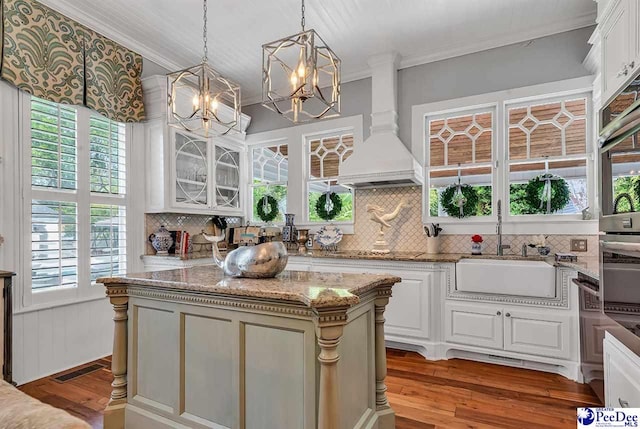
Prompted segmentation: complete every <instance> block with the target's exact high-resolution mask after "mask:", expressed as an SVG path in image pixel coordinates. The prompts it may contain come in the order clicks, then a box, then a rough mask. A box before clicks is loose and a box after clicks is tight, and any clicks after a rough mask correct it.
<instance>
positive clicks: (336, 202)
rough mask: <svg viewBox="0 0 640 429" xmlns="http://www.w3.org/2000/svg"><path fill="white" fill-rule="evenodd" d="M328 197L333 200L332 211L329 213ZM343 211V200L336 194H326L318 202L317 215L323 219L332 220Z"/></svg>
mask: <svg viewBox="0 0 640 429" xmlns="http://www.w3.org/2000/svg"><path fill="white" fill-rule="evenodd" d="M327 196H328V198H330V199H331V207H332V208H331V210H329V211H327ZM341 211H342V200H341V199H340V196H339V195H338V194H336V193H335V192H325V193H324V194H322V195H320V198H318V201H316V213H318V216H320V218H321V219H324V220H331V219H333V218H335V217H336V216H338V214H340V212H341Z"/></svg>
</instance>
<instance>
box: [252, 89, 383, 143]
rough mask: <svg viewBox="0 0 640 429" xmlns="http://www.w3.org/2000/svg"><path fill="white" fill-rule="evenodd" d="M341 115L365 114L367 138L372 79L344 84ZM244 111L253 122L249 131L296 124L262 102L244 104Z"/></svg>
mask: <svg viewBox="0 0 640 429" xmlns="http://www.w3.org/2000/svg"><path fill="white" fill-rule="evenodd" d="M341 91H342V93H341V99H340V103H341V116H345V117H346V116H353V115H363V116H364V124H363V126H364V130H365V138H366V137H367V136H368V135H369V128H370V127H371V79H370V78H367V79H361V80H356V81H353V82H347V83H343V84H342V88H341ZM242 113H246V114H247V115H249V116H251V124H250V125H249V128H248V129H247V133H249V134H253V133H260V132H263V131H271V130H277V129H280V128H287V127H292V126H294V125H295V124H294V123H293V122H291V121H289V120H288V119H285V118H283V117H282V116H280V115H278V114H277V113H274V112H272V111H271V110H269V109H267V108H266V107H264V106H262V105H261V104H252V105H250V106H242Z"/></svg>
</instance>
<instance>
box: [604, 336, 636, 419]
mask: <svg viewBox="0 0 640 429" xmlns="http://www.w3.org/2000/svg"><path fill="white" fill-rule="evenodd" d="M604 391H605V393H604V396H605V405H606V406H607V407H614V408H640V357H638V356H637V355H636V354H634V353H633V352H632V351H631V350H629V349H628V348H627V347H625V346H624V345H623V344H622V343H621V342H619V341H618V340H617V339H616V338H615V337H613V336H611V335H610V334H609V333H607V334H606V335H605V339H604Z"/></svg>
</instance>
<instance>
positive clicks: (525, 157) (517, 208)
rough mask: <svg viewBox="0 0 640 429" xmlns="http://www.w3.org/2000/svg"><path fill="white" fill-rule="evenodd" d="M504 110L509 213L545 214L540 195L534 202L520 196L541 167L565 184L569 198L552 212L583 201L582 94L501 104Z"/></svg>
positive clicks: (575, 209)
mask: <svg viewBox="0 0 640 429" xmlns="http://www.w3.org/2000/svg"><path fill="white" fill-rule="evenodd" d="M506 111H507V120H508V133H507V152H508V158H507V159H508V161H507V164H508V174H509V176H508V177H509V183H508V185H509V214H510V215H512V216H520V215H536V214H550V213H547V212H548V209H549V207H547V204H546V203H545V202H544V198H543V196H542V195H541V196H540V204H537V203H536V204H532V203H531V201H530V199H527V198H526V192H527V191H526V189H527V184H528V183H529V181H530V180H531V179H533V178H535V177H538V176H541V175H544V174H547V173H549V174H552V175H555V176H558V177H561V178H563V179H564V180H565V181H566V183H567V185H568V187H569V202H568V203H567V204H566V205H564V206H563V207H562V208H559V209H558V210H557V211H556V212H555V214H579V213H580V212H581V211H582V209H584V208H586V207H588V206H589V198H588V186H587V150H588V148H587V117H586V115H587V98H586V96H582V97H575V98H574V97H572V98H566V99H562V98H560V99H547V100H539V101H536V102H533V103H531V102H528V103H525V104H523V103H519V104H507V106H506ZM551 189H553V187H552V188H551ZM553 192H555V191H553ZM552 199H553V197H552ZM547 200H548V199H547Z"/></svg>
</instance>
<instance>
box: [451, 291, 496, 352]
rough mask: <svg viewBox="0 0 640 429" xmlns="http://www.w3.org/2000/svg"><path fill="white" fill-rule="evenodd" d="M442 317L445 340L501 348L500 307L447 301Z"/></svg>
mask: <svg viewBox="0 0 640 429" xmlns="http://www.w3.org/2000/svg"><path fill="white" fill-rule="evenodd" d="M444 319H445V320H444V324H445V332H444V338H445V341H447V342H450V343H459V344H468V345H471V346H480V347H489V348H492V349H502V346H503V343H502V342H503V335H502V331H503V322H502V309H501V308H500V307H495V306H489V305H479V304H453V303H449V302H447V303H446V304H445V308H444Z"/></svg>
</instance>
